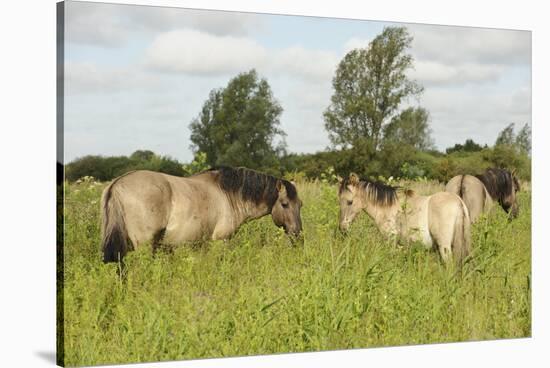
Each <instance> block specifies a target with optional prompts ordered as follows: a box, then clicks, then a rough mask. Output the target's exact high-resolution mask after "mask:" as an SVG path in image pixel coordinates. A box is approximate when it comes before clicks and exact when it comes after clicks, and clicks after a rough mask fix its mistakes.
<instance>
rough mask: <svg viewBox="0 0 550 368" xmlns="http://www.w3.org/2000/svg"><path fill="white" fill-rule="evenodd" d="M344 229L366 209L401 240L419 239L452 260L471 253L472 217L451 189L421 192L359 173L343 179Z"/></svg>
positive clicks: (384, 232) (341, 226) (341, 183)
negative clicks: (362, 175) (437, 191)
mask: <svg viewBox="0 0 550 368" xmlns="http://www.w3.org/2000/svg"><path fill="white" fill-rule="evenodd" d="M338 193H339V200H340V229H341V230H342V231H346V230H347V229H348V228H349V226H350V225H351V223H352V221H353V220H354V219H355V217H356V216H357V215H358V214H359V213H360V212H361V211H363V210H365V211H366V212H367V214H368V215H369V216H370V217H371V218H372V219H373V220H374V222H375V223H376V225H377V227H378V229H379V230H380V231H381V232H382V233H383V234H385V235H389V236H396V237H397V239H398V240H401V241H419V242H421V243H422V244H424V245H425V246H426V248H437V250H438V251H439V254H440V256H441V259H442V260H443V261H444V262H445V263H448V262H449V261H450V260H451V258H452V257H453V256H454V258H455V259H456V261H458V262H459V263H461V262H462V260H463V259H464V258H465V257H466V256H467V255H468V254H469V253H470V218H469V215H468V209H467V208H466V206H465V205H464V203H463V202H462V200H461V199H460V198H459V197H458V196H456V195H454V194H451V193H446V192H439V193H436V194H433V195H431V196H421V195H418V194H416V193H415V192H413V191H412V190H405V191H401V190H399V191H398V188H395V187H391V186H388V185H384V184H382V183H379V182H373V181H370V180H366V179H359V177H358V176H357V175H356V174H353V173H352V174H350V176H349V177H348V178H346V179H344V180H342V181H341V182H340V187H339V191H338Z"/></svg>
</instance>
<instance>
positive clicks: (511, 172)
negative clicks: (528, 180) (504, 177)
mask: <svg viewBox="0 0 550 368" xmlns="http://www.w3.org/2000/svg"><path fill="white" fill-rule="evenodd" d="M516 172H517V169H516V168H515V167H514V168H513V169H512V171H510V174H511V175H512V177H515V176H516Z"/></svg>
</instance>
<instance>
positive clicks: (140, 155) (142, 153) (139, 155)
mask: <svg viewBox="0 0 550 368" xmlns="http://www.w3.org/2000/svg"><path fill="white" fill-rule="evenodd" d="M154 156H155V153H154V152H153V151H149V150H137V151H135V152H134V153H132V154H131V155H130V159H132V160H136V161H149V160H151V159H152V158H153V157H154Z"/></svg>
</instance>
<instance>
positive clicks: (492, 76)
mask: <svg viewBox="0 0 550 368" xmlns="http://www.w3.org/2000/svg"><path fill="white" fill-rule="evenodd" d="M504 70H505V68H504V67H503V66H502V65H492V64H487V65H486V64H459V65H451V64H443V63H440V62H435V61H423V60H419V61H417V62H415V64H414V69H412V70H410V72H409V75H410V76H411V77H412V78H413V79H416V80H418V81H419V82H420V83H421V84H422V85H424V86H425V87H429V86H444V85H455V86H456V85H462V84H467V83H484V82H494V81H496V80H498V78H499V77H500V76H501V74H502V73H503V71H504Z"/></svg>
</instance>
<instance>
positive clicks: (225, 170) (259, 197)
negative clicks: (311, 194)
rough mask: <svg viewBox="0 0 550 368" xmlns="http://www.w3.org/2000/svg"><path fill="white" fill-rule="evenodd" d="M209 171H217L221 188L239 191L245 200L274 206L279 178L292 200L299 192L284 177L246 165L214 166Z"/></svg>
mask: <svg viewBox="0 0 550 368" xmlns="http://www.w3.org/2000/svg"><path fill="white" fill-rule="evenodd" d="M207 171H209V172H213V171H217V173H218V175H217V177H216V178H217V181H218V183H219V185H220V188H221V189H222V190H224V191H225V192H228V193H239V194H240V195H241V198H242V199H243V200H245V201H251V202H254V203H255V204H260V203H262V202H265V203H267V204H268V206H270V207H272V206H273V205H274V204H275V201H277V198H278V197H279V193H278V190H277V180H280V181H281V183H282V184H283V185H284V186H285V189H286V193H287V196H288V198H289V199H290V200H294V199H296V198H297V196H298V193H297V192H296V188H295V187H294V185H292V183H291V182H289V181H288V180H284V179H278V178H276V177H274V176H271V175H267V174H264V173H261V172H258V171H255V170H252V169H247V168H244V167H236V168H233V167H228V166H218V167H213V168H211V169H209V170H207Z"/></svg>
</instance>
